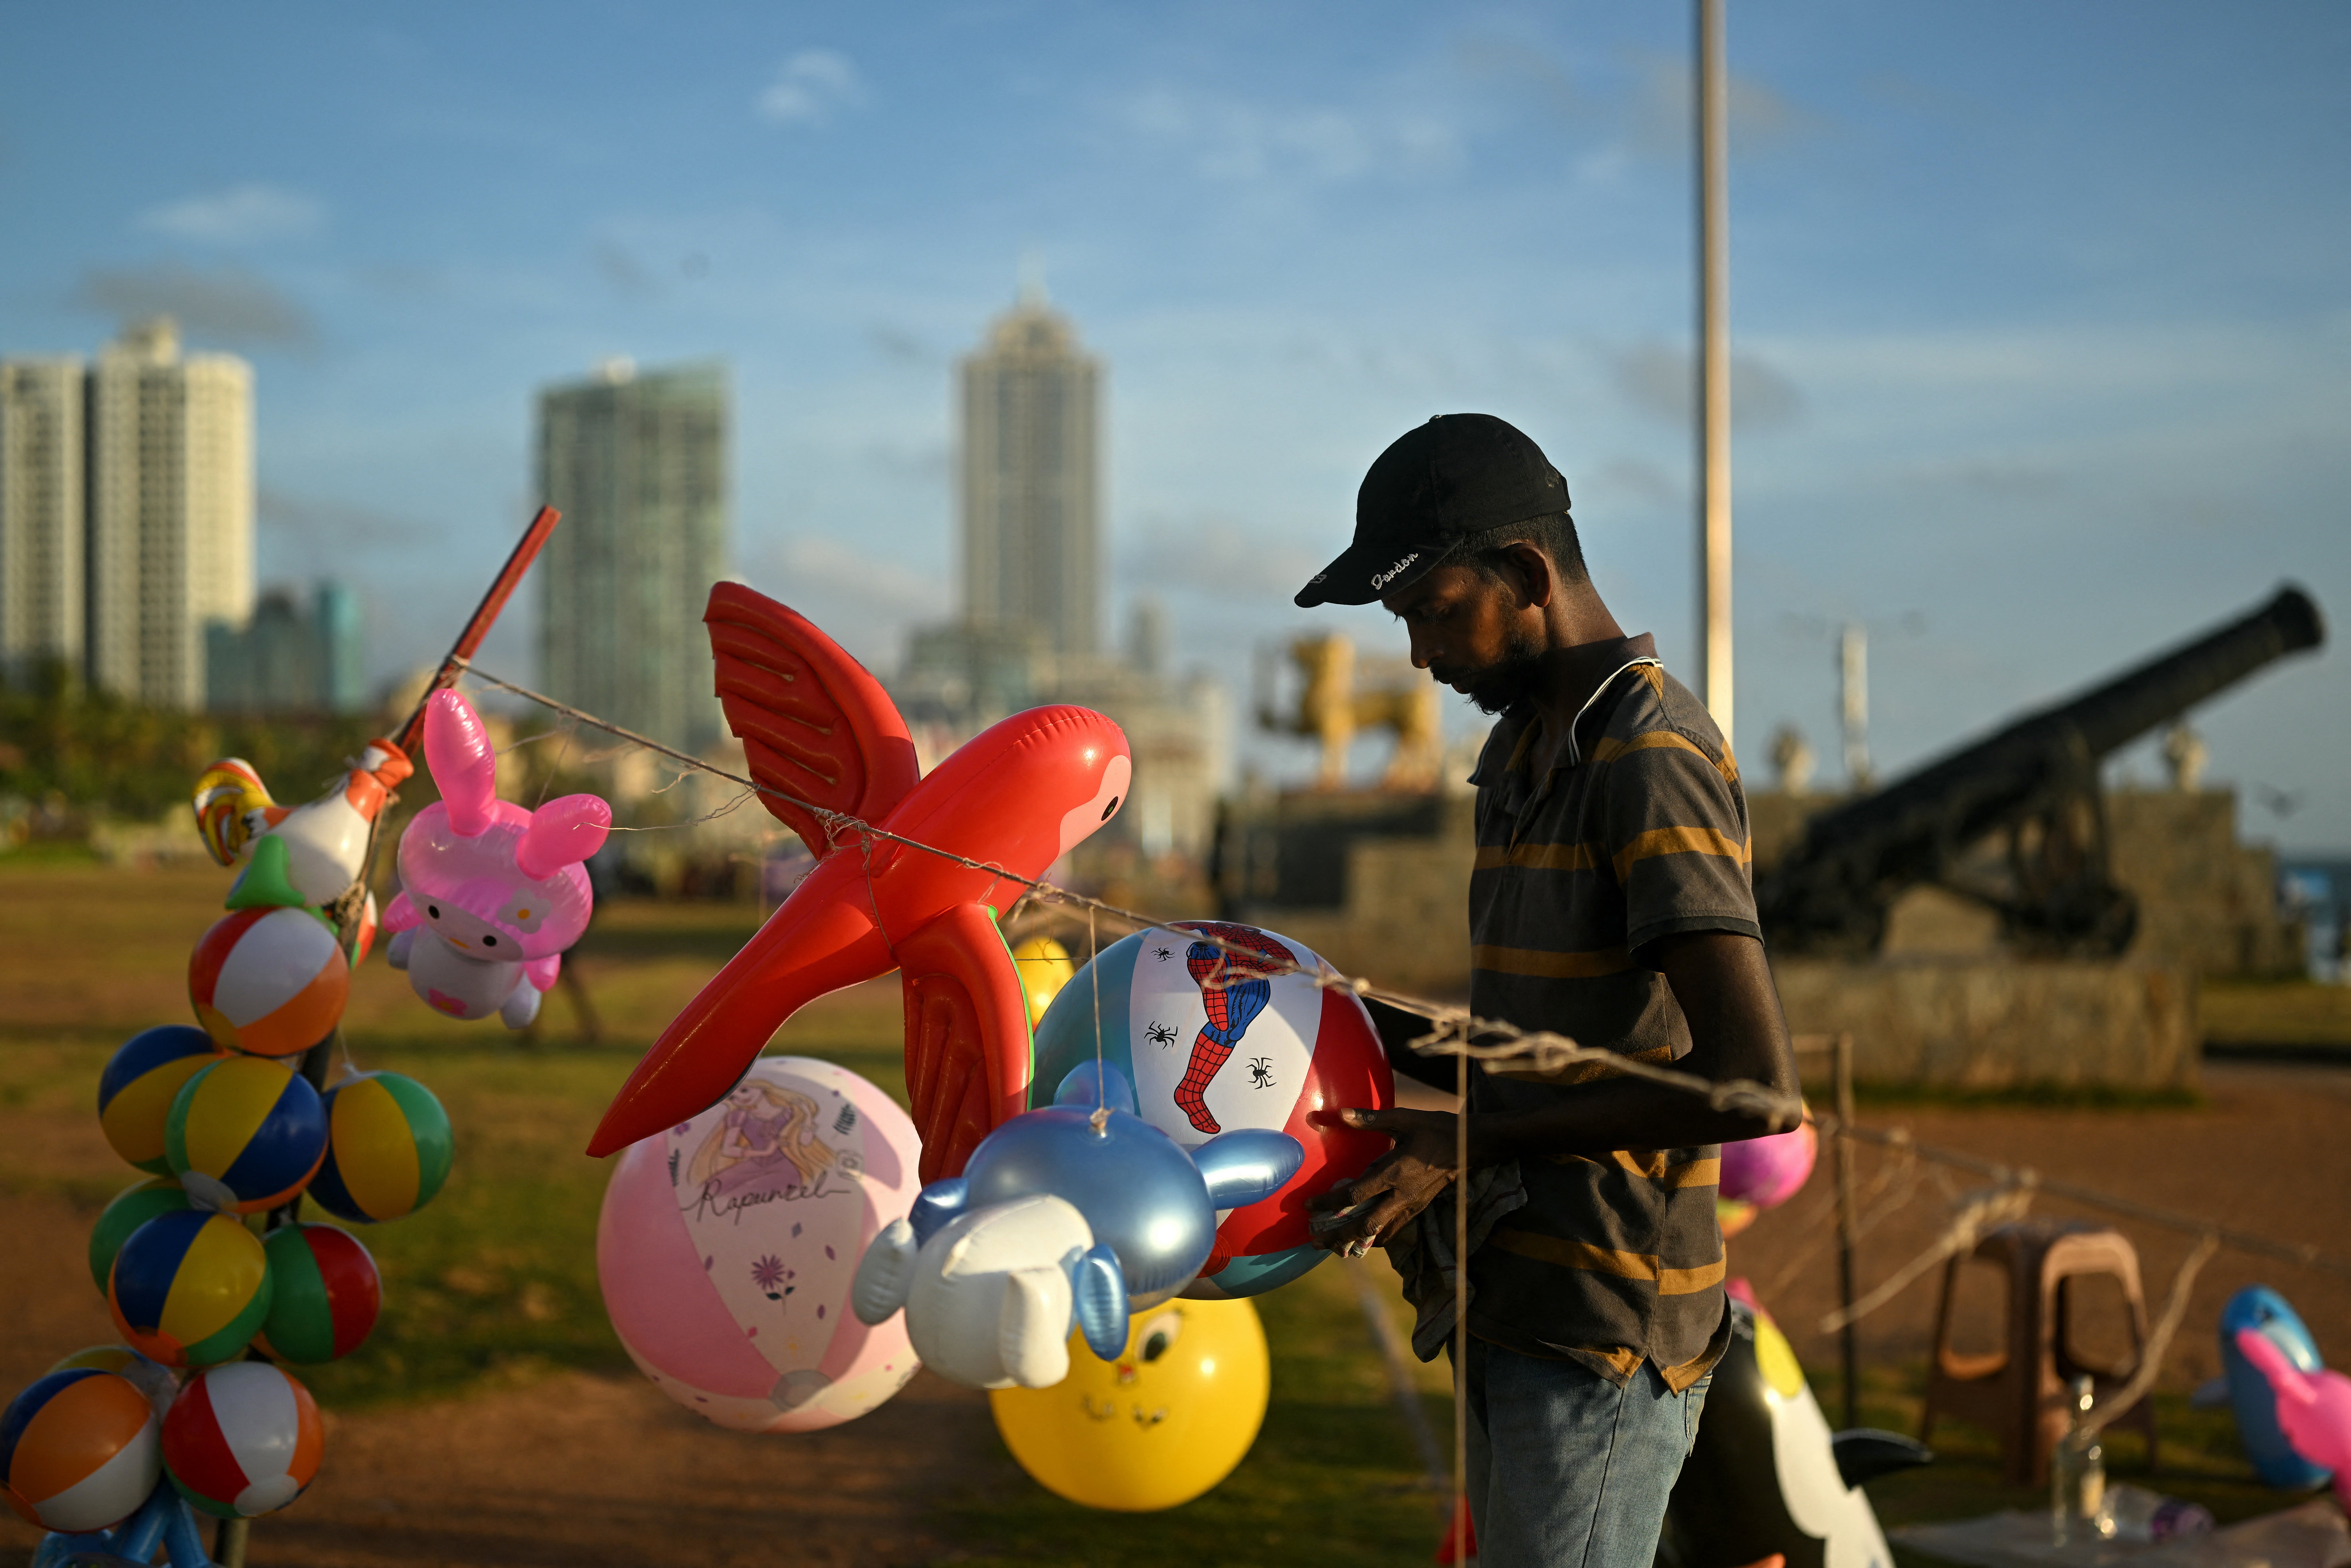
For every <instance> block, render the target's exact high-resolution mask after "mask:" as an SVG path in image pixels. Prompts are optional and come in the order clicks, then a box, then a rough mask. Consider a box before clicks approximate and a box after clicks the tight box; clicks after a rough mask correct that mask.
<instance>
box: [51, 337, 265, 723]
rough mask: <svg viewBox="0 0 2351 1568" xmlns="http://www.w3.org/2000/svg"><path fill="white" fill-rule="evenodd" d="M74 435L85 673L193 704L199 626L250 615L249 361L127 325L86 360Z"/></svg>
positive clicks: (142, 697)
mask: <svg viewBox="0 0 2351 1568" xmlns="http://www.w3.org/2000/svg"><path fill="white" fill-rule="evenodd" d="M84 434H85V437H86V442H87V451H88V468H87V471H86V475H85V477H84V484H85V486H87V490H86V510H85V514H84V516H85V518H86V521H85V524H84V528H85V534H84V544H85V549H86V551H87V555H86V558H85V559H86V564H85V567H84V571H85V573H86V577H85V589H86V592H87V596H88V597H87V606H88V608H87V611H86V620H85V622H84V639H85V649H86V659H87V665H88V674H89V681H90V684H91V685H94V686H98V687H100V688H102V689H104V690H107V691H110V692H114V693H116V694H118V695H122V696H126V697H130V698H132V699H134V700H136V701H139V702H143V703H147V704H150V705H152V706H157V707H170V708H196V707H201V706H204V689H205V683H204V629H205V627H206V626H207V625H208V624H209V623H211V622H226V623H228V624H229V625H232V626H236V627H242V626H244V625H245V623H246V622H247V621H248V620H249V619H250V618H251V617H252V613H253V368H252V367H251V366H250V365H248V364H246V362H245V361H243V360H240V359H237V358H235V357H234V356H232V355H228V354H191V355H188V356H187V357H185V358H184V359H183V358H182V357H181V354H180V334H179V329H177V327H175V326H174V325H173V324H172V322H171V321H170V320H169V319H157V320H154V321H151V322H148V323H146V324H144V325H142V326H140V327H136V328H133V329H131V330H130V331H128V332H126V333H124V334H123V336H122V338H121V339H120V340H119V341H117V342H115V343H113V344H111V345H110V346H109V347H108V348H106V349H104V350H101V351H100V352H99V356H98V362H97V364H96V365H95V366H94V367H92V369H91V370H90V371H89V384H88V397H87V403H86V412H85V415H84Z"/></svg>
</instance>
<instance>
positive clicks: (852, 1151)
mask: <svg viewBox="0 0 2351 1568" xmlns="http://www.w3.org/2000/svg"><path fill="white" fill-rule="evenodd" d="M920 1152H921V1143H920V1140H919V1139H918V1138H917V1137H916V1136H915V1134H914V1123H913V1122H911V1121H910V1120H908V1119H907V1116H906V1113H904V1111H902V1110H900V1109H899V1108H898V1106H897V1104H896V1103H894V1102H893V1101H892V1100H891V1099H890V1097H889V1096H888V1095H886V1094H884V1093H883V1092H882V1091H880V1090H879V1089H876V1088H875V1087H874V1086H873V1085H872V1084H871V1083H868V1082H866V1081H865V1080H864V1079H862V1078H860V1077H859V1076H858V1075H857V1074H856V1073H854V1072H852V1071H849V1070H848V1069H846V1068H842V1067H836V1066H834V1065H833V1064H832V1063H831V1062H829V1061H812V1060H810V1059H809V1058H806V1057H797V1056H765V1057H761V1058H760V1059H759V1060H758V1061H756V1062H754V1063H753V1064H752V1067H751V1071H749V1072H747V1073H746V1074H744V1076H743V1082H740V1083H738V1084H737V1085H736V1086H735V1088H734V1090H733V1091H732V1092H729V1093H728V1094H727V1096H726V1099H724V1100H721V1101H720V1102H719V1103H717V1104H716V1105H714V1106H712V1107H711V1108H710V1109H709V1110H707V1111H705V1112H704V1113H702V1114H700V1115H699V1116H696V1117H695V1118H694V1119H693V1120H692V1121H690V1122H686V1123H684V1124H682V1125H679V1126H675V1127H672V1128H671V1129H670V1130H669V1131H668V1132H666V1133H664V1134H660V1135H659V1136H657V1137H651V1138H646V1139H643V1141H641V1142H639V1143H635V1144H632V1145H630V1146H629V1147H628V1148H627V1149H625V1150H623V1151H622V1155H621V1158H620V1161H619V1163H618V1165H617V1166H615V1167H614V1169H613V1172H612V1180H611V1186H607V1187H606V1188H605V1190H604V1212H603V1216H602V1218H601V1219H600V1220H599V1221H598V1222H597V1227H596V1272H597V1275H598V1278H599V1279H600V1281H601V1282H602V1285H603V1289H604V1310H605V1312H607V1313H609V1314H610V1315H611V1320H612V1327H613V1330H614V1331H615V1332H616V1333H619V1334H620V1336H621V1343H622V1345H624V1346H625V1347H627V1349H628V1352H629V1355H630V1357H631V1359H632V1360H633V1361H635V1362H636V1364H637V1367H638V1369H639V1370H640V1371H642V1372H643V1374H644V1375H646V1376H647V1377H650V1378H652V1379H653V1383H654V1385H656V1386H658V1387H659V1388H660V1389H661V1391H662V1392H663V1393H664V1394H666V1395H668V1396H670V1397H671V1398H672V1399H674V1400H676V1401H677V1402H678V1403H679V1404H680V1405H683V1406H685V1407H686V1408H687V1409H689V1410H691V1411H694V1412H695V1414H696V1415H699V1416H707V1417H708V1418H709V1419H710V1420H713V1421H715V1422H716V1423H717V1424H718V1425H720V1426H722V1427H733V1428H735V1429H736V1430H737V1431H744V1432H811V1431H815V1430H817V1429H818V1428H820V1427H831V1426H834V1425H836V1424H838V1423H840V1422H842V1421H848V1420H852V1419H854V1418H855V1417H857V1416H862V1415H864V1414H865V1413H866V1412H867V1411H869V1410H871V1409H872V1408H873V1407H874V1406H877V1405H880V1404H881V1403H882V1402H883V1400H885V1399H887V1398H889V1397H890V1396H892V1395H893V1394H895V1393H897V1392H898V1390H899V1389H900V1388H902V1387H904V1385H905V1383H906V1380H907V1379H908V1378H910V1377H912V1376H913V1375H914V1369H915V1367H916V1366H917V1365H918V1363H917V1362H916V1360H915V1357H914V1347H913V1346H912V1345H910V1344H909V1343H907V1340H906V1320H905V1318H904V1315H903V1314H901V1315H898V1316H894V1317H893V1318H892V1319H891V1320H890V1321H889V1322H886V1323H883V1324H882V1325H881V1326H880V1327H878V1328H869V1327H868V1326H866V1325H865V1324H863V1323H862V1322H858V1321H857V1317H856V1314H855V1313H853V1312H851V1311H850V1310H849V1287H850V1282H851V1281H852V1278H853V1277H854V1276H855V1274H856V1271H857V1260H858V1259H859V1258H861V1257H862V1256H863V1255H864V1251H865V1244H866V1243H867V1242H868V1241H870V1240H872V1239H873V1235H874V1233H875V1232H876V1231H878V1230H880V1229H881V1228H883V1226H885V1225H887V1224H889V1223H890V1222H891V1221H892V1220H893V1219H899V1218H904V1216H905V1213H906V1211H907V1210H908V1209H909V1208H911V1207H913V1206H914V1195H915V1194H916V1193H917V1192H919V1191H920V1190H921V1189H922V1178H921V1177H920V1176H917V1175H916V1174H915V1165H916V1160H917V1157H918V1155H919V1154H920Z"/></svg>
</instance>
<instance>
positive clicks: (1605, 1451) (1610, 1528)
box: [1468, 1338, 1713, 1568]
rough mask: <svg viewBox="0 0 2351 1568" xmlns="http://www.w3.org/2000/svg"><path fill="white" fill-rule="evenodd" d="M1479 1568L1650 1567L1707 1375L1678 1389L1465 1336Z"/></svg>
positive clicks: (1640, 1375) (1645, 1376)
mask: <svg viewBox="0 0 2351 1568" xmlns="http://www.w3.org/2000/svg"><path fill="white" fill-rule="evenodd" d="M1712 1381H1713V1374H1712V1373H1708V1375H1706V1376H1705V1377H1702V1378H1700V1379H1698V1382H1697V1383H1696V1384H1694V1385H1691V1387H1690V1388H1689V1389H1688V1390H1687V1392H1686V1393H1681V1394H1676V1393H1674V1392H1673V1391H1672V1390H1670V1389H1668V1388H1667V1386H1666V1385H1665V1380H1664V1379H1662V1378H1660V1377H1659V1376H1658V1375H1657V1370H1656V1367H1654V1366H1652V1365H1650V1364H1648V1363H1647V1362H1643V1363H1642V1364H1641V1370H1640V1371H1638V1372H1636V1373H1635V1374H1634V1375H1633V1376H1632V1378H1631V1379H1630V1380H1629V1381H1628V1382H1627V1383H1626V1384H1625V1386H1624V1387H1622V1388H1619V1387H1617V1386H1616V1385H1614V1384H1613V1383H1611V1382H1609V1381H1608V1380H1607V1379H1606V1378H1604V1377H1603V1376H1601V1375H1599V1374H1598V1373H1595V1372H1593V1371H1591V1370H1589V1369H1587V1368H1586V1367H1584V1366H1583V1364H1580V1363H1577V1362H1573V1361H1548V1360H1538V1359H1537V1358H1535V1357H1533V1356H1529V1355H1520V1354H1518V1353H1517V1352H1515V1351H1509V1350H1504V1349H1503V1348H1501V1347H1500V1346H1499V1345H1494V1344H1488V1343H1486V1342H1485V1341H1483V1340H1480V1339H1476V1338H1472V1339H1471V1340H1470V1341H1469V1365H1468V1382H1469V1478H1468V1488H1469V1516H1470V1519H1471V1521H1472V1522H1473V1523H1474V1524H1475V1525H1476V1527H1477V1531H1478V1564H1479V1568H1650V1563H1651V1562H1652V1561H1653V1560H1654V1559H1655V1557H1656V1551H1657V1534H1658V1531H1660V1530H1662V1529H1663V1528H1664V1525H1665V1520H1666V1499H1667V1497H1668V1496H1670V1495H1671V1494H1672V1492H1673V1490H1674V1481H1675V1479H1676V1478H1677V1477H1678V1476H1679V1475H1680V1474H1681V1473H1682V1460H1683V1459H1684V1458H1687V1457H1688V1455H1689V1450H1690V1443H1691V1442H1692V1440H1693V1439H1695V1438H1696V1437H1698V1412H1699V1411H1700V1410H1702V1409H1703V1408H1704V1407H1705V1406H1706V1391H1707V1386H1708V1384H1709V1383H1711V1382H1712Z"/></svg>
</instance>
